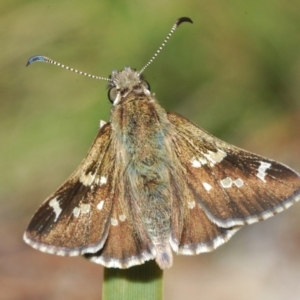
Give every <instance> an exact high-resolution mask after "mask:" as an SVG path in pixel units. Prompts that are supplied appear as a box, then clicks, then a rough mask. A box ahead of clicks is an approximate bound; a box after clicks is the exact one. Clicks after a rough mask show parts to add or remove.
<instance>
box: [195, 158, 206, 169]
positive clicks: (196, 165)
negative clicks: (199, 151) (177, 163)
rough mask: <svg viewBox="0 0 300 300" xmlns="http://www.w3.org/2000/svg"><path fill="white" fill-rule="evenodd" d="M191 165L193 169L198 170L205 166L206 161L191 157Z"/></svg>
mask: <svg viewBox="0 0 300 300" xmlns="http://www.w3.org/2000/svg"><path fill="white" fill-rule="evenodd" d="M191 163H192V166H193V167H194V168H200V167H201V166H203V165H206V164H207V160H206V159H205V158H203V157H200V158H195V157H193V158H192V159H191Z"/></svg>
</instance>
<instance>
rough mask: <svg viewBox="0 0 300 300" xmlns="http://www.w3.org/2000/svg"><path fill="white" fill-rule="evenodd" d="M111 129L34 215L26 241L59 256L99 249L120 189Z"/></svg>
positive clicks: (106, 129) (103, 131)
mask: <svg viewBox="0 0 300 300" xmlns="http://www.w3.org/2000/svg"><path fill="white" fill-rule="evenodd" d="M111 148H112V145H111V126H110V124H106V125H104V126H103V127H102V128H101V129H100V131H99V133H98V135H97V137H96V139H95V140H94V143H93V145H92V147H91V148H90V150H89V152H88V154H87V156H86V158H85V159H84V160H83V161H82V163H81V165H80V166H79V167H78V168H77V170H76V171H75V172H74V173H73V174H72V175H71V176H70V178H69V179H68V180H67V181H66V182H65V183H64V184H63V185H62V186H61V187H60V188H59V189H58V190H57V191H55V192H54V193H53V194H52V195H51V196H50V197H49V198H48V199H46V201H45V202H44V203H43V204H42V206H41V207H40V208H39V209H38V210H37V212H36V213H35V214H34V216H33V218H32V220H31V222H30V224H29V226H28V228H27V230H26V232H25V234H24V240H25V241H26V242H27V243H28V244H30V245H31V246H32V247H34V248H36V249H38V250H40V251H43V252H48V253H53V254H57V255H70V256H72V255H80V254H84V253H86V252H96V251H97V250H99V249H100V248H101V247H102V246H103V244H104V242H105V240H106V238H107V234H108V230H109V226H110V216H111V211H112V206H113V201H114V199H115V198H116V194H117V193H118V189H117V186H116V183H115V182H114V174H115V172H116V166H115V165H114V151H112V149H111Z"/></svg>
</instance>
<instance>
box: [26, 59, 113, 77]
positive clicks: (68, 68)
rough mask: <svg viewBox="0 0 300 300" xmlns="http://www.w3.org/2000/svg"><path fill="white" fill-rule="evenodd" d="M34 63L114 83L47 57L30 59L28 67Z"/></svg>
mask: <svg viewBox="0 0 300 300" xmlns="http://www.w3.org/2000/svg"><path fill="white" fill-rule="evenodd" d="M34 62H46V63H48V64H52V65H56V66H59V67H61V68H63V69H67V70H69V71H71V72H75V73H77V74H80V75H83V76H87V77H90V78H93V79H98V80H105V81H110V82H111V81H112V80H111V79H109V78H105V77H99V76H95V75H91V74H88V73H85V72H82V71H79V70H76V69H73V68H70V67H68V66H65V65H63V64H61V63H59V62H56V61H54V60H53V59H51V58H49V57H47V56H43V55H35V56H32V57H30V58H29V59H28V61H27V64H26V67H27V66H29V65H31V64H32V63H34Z"/></svg>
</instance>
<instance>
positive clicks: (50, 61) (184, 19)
mask: <svg viewBox="0 0 300 300" xmlns="http://www.w3.org/2000/svg"><path fill="white" fill-rule="evenodd" d="M184 22H189V23H193V21H192V20H191V19H190V18H188V17H182V18H179V19H178V20H177V21H176V23H175V24H174V25H173V27H172V28H171V30H170V32H169V34H168V35H167V37H166V38H165V39H164V41H163V43H162V44H161V46H160V47H159V48H158V50H156V52H155V53H154V55H153V56H152V57H151V58H150V60H149V61H148V62H147V63H146V65H145V66H144V67H143V68H142V69H141V71H139V72H138V75H141V74H142V73H143V72H144V71H145V69H146V68H147V67H149V66H150V64H151V63H152V62H153V61H154V60H155V58H156V57H157V55H158V54H159V53H160V52H161V50H162V49H163V48H164V47H165V45H166V43H167V42H168V41H169V39H170V37H171V36H172V35H173V33H174V32H175V30H176V29H177V28H178V26H179V25H180V24H181V23H184ZM34 62H45V63H48V64H52V65H56V66H58V67H61V68H63V69H66V70H69V71H71V72H74V73H77V74H80V75H83V76H87V77H90V78H93V79H98V80H105V81H109V82H112V80H111V79H110V78H106V77H99V76H95V75H92V74H89V73H85V72H82V71H79V70H76V69H73V68H71V67H68V66H65V65H63V64H61V63H59V62H56V61H55V60H53V59H51V58H49V57H47V56H43V55H35V56H32V57H30V58H29V59H28V61H27V64H26V67H27V66H29V65H31V64H32V63H34Z"/></svg>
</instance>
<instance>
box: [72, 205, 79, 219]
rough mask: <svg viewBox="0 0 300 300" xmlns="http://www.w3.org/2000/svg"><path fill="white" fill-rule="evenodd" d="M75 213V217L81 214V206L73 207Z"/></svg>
mask: <svg viewBox="0 0 300 300" xmlns="http://www.w3.org/2000/svg"><path fill="white" fill-rule="evenodd" d="M73 215H74V217H75V218H78V217H79V215H80V208H79V207H75V208H74V209H73Z"/></svg>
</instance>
